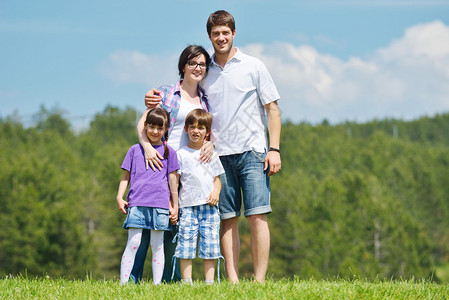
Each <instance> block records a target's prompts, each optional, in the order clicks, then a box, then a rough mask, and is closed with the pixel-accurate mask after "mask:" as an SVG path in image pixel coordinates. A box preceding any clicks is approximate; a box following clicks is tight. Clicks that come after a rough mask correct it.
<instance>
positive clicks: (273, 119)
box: [264, 101, 282, 176]
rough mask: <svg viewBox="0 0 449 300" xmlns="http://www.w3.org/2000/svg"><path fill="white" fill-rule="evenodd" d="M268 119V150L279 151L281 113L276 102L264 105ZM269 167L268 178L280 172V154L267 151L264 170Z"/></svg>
mask: <svg viewBox="0 0 449 300" xmlns="http://www.w3.org/2000/svg"><path fill="white" fill-rule="evenodd" d="M265 111H266V112H267V119H268V133H269V138H270V148H275V149H277V150H279V144H280V139H281V126H282V123H281V113H280V111H279V106H278V103H277V101H273V102H271V103H268V104H266V105H265ZM268 166H270V172H269V173H268V176H271V175H273V174H276V173H277V172H279V171H280V170H281V154H280V153H279V152H278V151H268V153H267V156H266V158H265V169H264V170H266V169H267V168H268Z"/></svg>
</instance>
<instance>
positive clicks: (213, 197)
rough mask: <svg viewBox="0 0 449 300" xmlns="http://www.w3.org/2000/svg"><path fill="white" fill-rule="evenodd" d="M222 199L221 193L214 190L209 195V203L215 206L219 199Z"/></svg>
mask: <svg viewBox="0 0 449 300" xmlns="http://www.w3.org/2000/svg"><path fill="white" fill-rule="evenodd" d="M219 199H220V194H219V193H216V192H215V191H213V192H212V193H211V194H210V195H209V197H207V200H206V202H207V204H209V205H212V206H215V205H217V203H218V200H219Z"/></svg>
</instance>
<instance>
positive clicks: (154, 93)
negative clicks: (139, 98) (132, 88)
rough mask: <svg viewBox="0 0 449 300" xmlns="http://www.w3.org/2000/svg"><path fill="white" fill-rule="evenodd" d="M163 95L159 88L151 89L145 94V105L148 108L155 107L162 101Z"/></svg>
mask: <svg viewBox="0 0 449 300" xmlns="http://www.w3.org/2000/svg"><path fill="white" fill-rule="evenodd" d="M161 100H162V97H161V94H160V92H159V91H158V90H157V89H151V90H150V91H148V93H146V94H145V106H146V107H148V108H155V107H156V106H158V105H159V103H161Z"/></svg>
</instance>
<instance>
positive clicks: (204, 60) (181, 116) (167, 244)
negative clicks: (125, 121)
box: [131, 45, 214, 282]
mask: <svg viewBox="0 0 449 300" xmlns="http://www.w3.org/2000/svg"><path fill="white" fill-rule="evenodd" d="M209 63H210V56H209V54H208V53H207V51H206V50H205V49H204V48H203V47H201V46H198V45H190V46H188V47H187V48H185V49H184V51H183V52H182V53H181V55H180V57H179V62H178V70H179V75H180V77H181V79H180V81H179V82H177V83H175V84H171V85H163V86H161V87H159V88H158V89H157V90H153V92H154V93H158V94H160V96H161V98H162V100H161V102H160V103H159V105H160V106H161V107H162V108H163V109H165V110H167V111H168V112H169V113H170V119H171V120H170V128H169V130H168V136H169V138H168V140H167V143H168V145H169V146H171V147H172V148H173V149H175V150H179V149H180V148H182V147H183V146H185V145H187V144H188V141H189V138H188V136H187V134H186V132H185V131H184V122H185V117H186V116H187V114H188V113H189V112H190V111H192V110H194V109H196V108H202V109H204V110H207V111H208V110H209V106H208V103H207V98H206V95H205V94H204V92H203V90H202V89H201V88H200V87H199V83H200V81H201V80H202V79H203V78H204V77H205V76H206V75H207V72H208V70H209ZM150 109H151V108H148V109H147V110H146V111H145V112H144V114H143V115H142V117H141V118H140V120H139V123H138V125H137V133H138V136H139V142H140V144H141V145H142V147H143V148H144V151H145V160H146V163H147V166H146V167H147V168H148V164H149V165H150V167H151V168H152V169H153V170H156V169H159V170H161V167H162V163H161V159H162V156H161V155H160V153H159V152H157V151H156V150H155V149H154V148H153V147H152V146H151V144H150V142H149V140H148V137H147V135H146V133H145V125H144V123H145V117H146V115H147V113H148V111H149V110H150ZM213 148H214V147H213V144H212V143H211V142H205V144H204V146H203V148H202V149H201V152H202V156H201V159H202V160H203V161H206V162H207V161H210V159H211V157H212V154H213ZM175 234H176V232H175V230H172V231H165V235H164V253H165V268H164V274H163V277H162V281H166V282H169V281H171V275H172V268H173V263H172V261H171V259H172V257H173V255H174V252H175V248H176V244H175V243H172V242H171V241H172V240H173V237H174V235H175ZM146 253H147V249H140V248H139V251H138V252H137V256H136V263H135V265H134V266H135V267H134V268H133V270H132V272H131V275H132V278H133V279H134V281H136V282H137V281H139V280H140V279H141V278H142V271H143V270H142V269H139V268H138V267H137V266H138V265H140V264H138V260H139V259H143V260H145V257H146ZM176 270H177V272H176V274H175V277H174V279H175V280H180V278H181V276H180V274H179V263H177V266H176Z"/></svg>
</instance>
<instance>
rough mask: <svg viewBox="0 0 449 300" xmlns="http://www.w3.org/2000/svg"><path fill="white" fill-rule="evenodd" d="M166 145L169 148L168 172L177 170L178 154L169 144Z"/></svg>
mask: <svg viewBox="0 0 449 300" xmlns="http://www.w3.org/2000/svg"><path fill="white" fill-rule="evenodd" d="M167 147H168V148H169V154H168V173H171V172H173V171H176V170H179V162H178V155H177V154H176V151H175V149H173V148H171V147H170V146H167Z"/></svg>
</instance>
